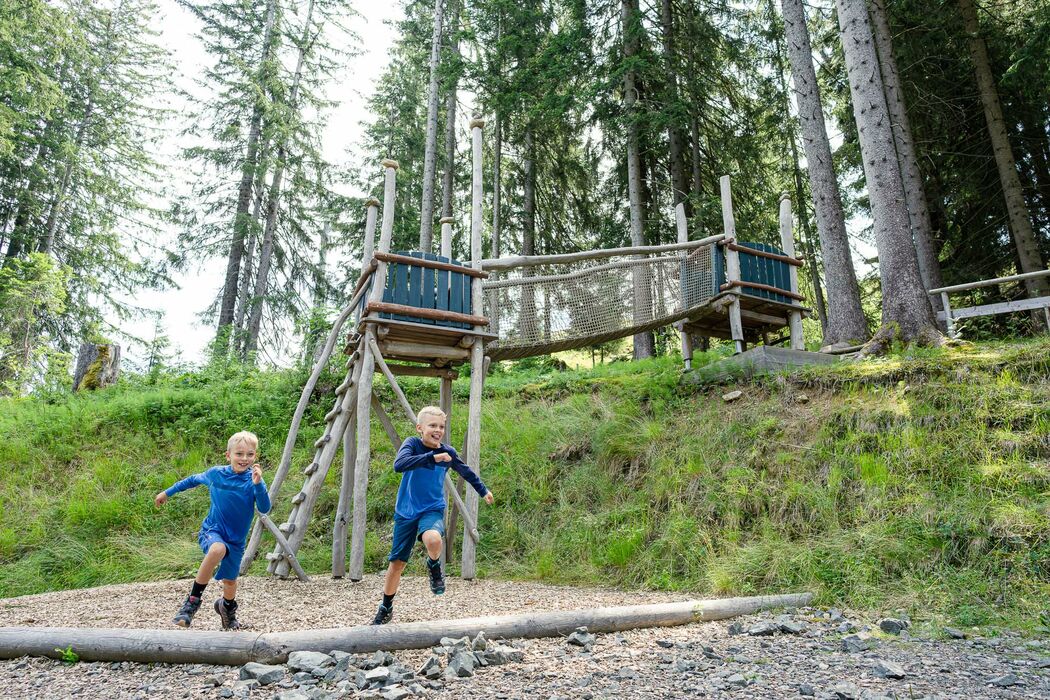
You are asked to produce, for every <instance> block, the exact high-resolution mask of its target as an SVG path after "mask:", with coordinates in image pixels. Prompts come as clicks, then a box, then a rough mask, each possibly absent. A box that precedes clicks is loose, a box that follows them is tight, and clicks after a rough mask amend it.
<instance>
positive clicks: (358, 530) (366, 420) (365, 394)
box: [349, 158, 398, 581]
mask: <svg viewBox="0 0 1050 700" xmlns="http://www.w3.org/2000/svg"><path fill="white" fill-rule="evenodd" d="M383 168H384V171H385V172H384V178H383V225H382V228H381V229H380V233H379V252H380V253H389V252H390V239H391V236H392V235H393V232H394V200H395V196H396V188H397V168H398V165H397V161H396V160H390V159H389V158H388V159H386V160H384V161H383ZM386 273H387V263H385V262H382V261H380V262H379V264H378V266H377V267H376V272H375V279H374V280H373V281H372V293H371V294H370V295H369V301H375V302H378V301H381V300H382V299H383V289H384V287H386ZM372 315H373V316H375V315H376V314H374V313H373V314H372ZM371 334H372V330H371V329H368V330H366V331H365V337H364V338H363V339H362V340H361V359H360V362H361V374H360V379H359V380H358V386H357V426H356V428H357V430H356V432H357V455H356V461H355V462H354V509H353V511H354V512H353V526H352V527H353V529H352V530H351V534H350V571H349V574H350V580H351V581H360V580H361V578H362V576H364V572H365V528H366V525H367V518H368V507H367V506H368V501H367V499H368V469H369V466H370V464H371V449H372V443H371V439H372V420H371V418H372V411H371V402H372V382H373V380H374V377H375V358H374V357H373V356H372V347H371V345H370V344H369V342H368V340H369V338H371V337H372V335H371ZM373 342H374V339H373Z"/></svg>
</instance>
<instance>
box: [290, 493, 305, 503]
mask: <svg viewBox="0 0 1050 700" xmlns="http://www.w3.org/2000/svg"><path fill="white" fill-rule="evenodd" d="M305 500H306V492H305V491H300V492H299V493H297V494H295V497H294V498H292V504H293V505H299V504H300V503H302V502H303V501H305Z"/></svg>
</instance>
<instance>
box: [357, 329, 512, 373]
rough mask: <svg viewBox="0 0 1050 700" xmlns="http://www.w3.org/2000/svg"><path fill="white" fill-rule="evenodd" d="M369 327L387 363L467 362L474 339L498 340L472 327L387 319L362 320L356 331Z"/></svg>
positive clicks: (444, 363) (450, 364) (491, 334)
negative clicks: (398, 361) (370, 326)
mask: <svg viewBox="0 0 1050 700" xmlns="http://www.w3.org/2000/svg"><path fill="white" fill-rule="evenodd" d="M369 325H372V326H374V327H375V334H376V340H378V342H379V347H380V349H382V350H383V357H385V358H387V359H388V360H401V361H408V362H429V363H431V364H432V365H433V366H435V367H449V366H453V365H458V364H462V363H464V362H466V361H467V360H468V359H470V346H471V345H472V344H473V343H474V339H475V338H481V339H482V340H484V341H486V342H487V341H490V340H496V339H497V338H498V336H497V335H496V334H495V333H488V332H486V331H477V330H474V329H473V328H449V327H448V326H438V325H431V324H427V323H413V322H411V321H399V320H394V319H389V318H365V319H362V320H361V322H360V324H359V325H358V328H357V332H358V333H361V332H363V331H364V329H365V327H366V326H369Z"/></svg>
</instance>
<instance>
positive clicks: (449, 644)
mask: <svg viewBox="0 0 1050 700" xmlns="http://www.w3.org/2000/svg"><path fill="white" fill-rule="evenodd" d="M438 644H439V645H441V646H443V647H445V648H448V649H455V650H460V649H469V648H470V637H460V638H459V639H453V638H452V637H442V638H441V640H440V641H439V642H438Z"/></svg>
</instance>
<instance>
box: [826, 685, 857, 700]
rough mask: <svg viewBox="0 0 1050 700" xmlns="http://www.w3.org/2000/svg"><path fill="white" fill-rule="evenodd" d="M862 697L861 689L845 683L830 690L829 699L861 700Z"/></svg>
mask: <svg viewBox="0 0 1050 700" xmlns="http://www.w3.org/2000/svg"><path fill="white" fill-rule="evenodd" d="M860 696H861V689H860V688H858V687H857V686H856V685H854V684H853V683H847V682H845V681H843V682H841V683H836V684H835V685H833V686H831V688H829V689H828V697H830V698H831V699H832V700H860Z"/></svg>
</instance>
